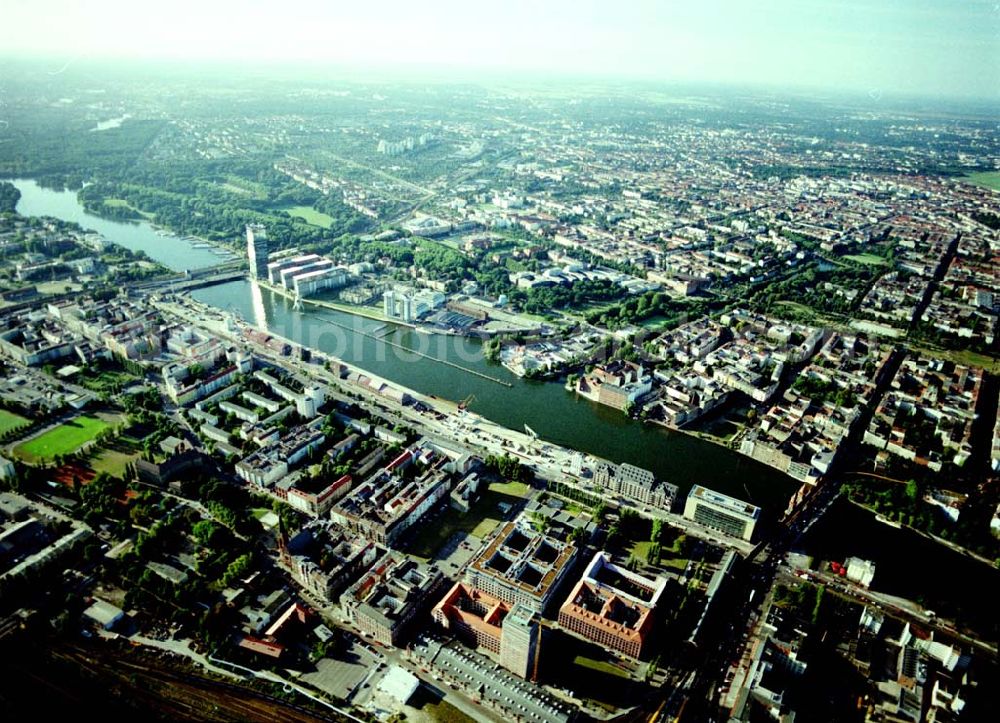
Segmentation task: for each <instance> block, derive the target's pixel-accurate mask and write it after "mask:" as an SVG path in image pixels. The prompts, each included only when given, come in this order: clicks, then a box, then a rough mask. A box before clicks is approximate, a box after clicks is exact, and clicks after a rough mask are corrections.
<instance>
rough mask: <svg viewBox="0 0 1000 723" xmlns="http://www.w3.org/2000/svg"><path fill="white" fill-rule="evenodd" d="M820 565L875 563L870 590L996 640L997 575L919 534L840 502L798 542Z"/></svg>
mask: <svg viewBox="0 0 1000 723" xmlns="http://www.w3.org/2000/svg"><path fill="white" fill-rule="evenodd" d="M800 551H802V552H804V553H806V554H808V555H812V556H814V557H815V558H817V559H820V560H827V561H829V560H836V561H838V562H843V561H844V560H845V559H846V558H847V557H852V556H856V557H860V558H863V559H866V560H872V561H874V562H875V578H874V580H873V581H872V590H875V591H877V592H881V593H886V594H888V595H896V596H898V597H904V598H908V599H910V600H917V601H919V602H921V603H923V604H924V605H925V606H926V607H928V608H930V609H932V610H934V611H935V612H936V613H937V614H938V615H940V616H942V617H946V618H951V619H957V620H958V621H960V622H961V624H962V625H968V626H969V627H970V628H972V629H973V630H974V631H976V632H977V633H978V634H979V635H980V636H982V637H984V639H987V640H992V641H995V640H997V635H998V633H1000V630H998V627H997V626H998V617H997V602H996V598H995V596H994V594H993V593H991V592H989V591H990V590H996V589H997V588H998V586H1000V571H998V570H996V569H995V568H993V567H991V566H990V565H988V564H986V563H984V562H981V561H979V560H976V559H974V558H972V557H969V556H968V555H963V554H961V553H959V552H955V551H954V550H952V549H950V548H948V547H946V546H945V545H942V544H940V543H938V542H935V541H934V540H931V539H928V538H927V537H924V536H923V535H919V534H917V533H916V532H914V531H913V530H909V529H905V528H903V529H899V528H896V527H891V526H889V525H887V524H884V523H882V522H879V521H878V520H877V519H876V518H875V515H874V514H872V513H871V512H868V511H867V510H864V509H862V508H860V507H857V506H855V505H852V504H851V503H850V502H848V501H847V500H846V499H844V498H843V497H841V498H840V499H838V500H837V501H836V502H834V504H833V506H832V507H831V508H830V510H829V511H828V512H827V513H826V515H825V516H824V517H823V518H822V519H820V520H819V521H817V522H816V524H815V525H813V526H812V528H811V529H810V530H809V532H808V533H807V534H806V535H805V537H804V538H803V540H802V541H801V543H800Z"/></svg>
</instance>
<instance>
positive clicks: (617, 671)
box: [573, 655, 628, 678]
mask: <svg viewBox="0 0 1000 723" xmlns="http://www.w3.org/2000/svg"><path fill="white" fill-rule="evenodd" d="M573 664H574V665H579V666H580V667H581V668H588V669H590V670H596V671H597V672H599V673H605V674H607V675H614V676H617V677H619V678H628V673H626V672H625V671H624V670H622V669H621V668H619V667H618V666H617V665H613V664H612V663H608V662H606V661H604V660H594V659H593V658H586V657H584V656H582V655H577V656H576V658H574V659H573Z"/></svg>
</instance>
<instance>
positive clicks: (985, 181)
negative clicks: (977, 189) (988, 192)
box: [962, 171, 1000, 191]
mask: <svg viewBox="0 0 1000 723" xmlns="http://www.w3.org/2000/svg"><path fill="white" fill-rule="evenodd" d="M962 179H963V180H965V181H968V182H969V183H973V184H975V185H977V186H982V187H983V188H992V189H993V190H994V191H1000V172H997V171H984V172H983V173H970V174H968V175H967V176H962Z"/></svg>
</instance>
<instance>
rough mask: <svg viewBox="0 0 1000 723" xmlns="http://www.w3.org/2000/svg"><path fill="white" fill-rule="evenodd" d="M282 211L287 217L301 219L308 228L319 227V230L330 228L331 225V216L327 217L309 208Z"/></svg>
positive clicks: (298, 207) (296, 207) (292, 208)
mask: <svg viewBox="0 0 1000 723" xmlns="http://www.w3.org/2000/svg"><path fill="white" fill-rule="evenodd" d="M283 210H284V212H285V213H287V214H288V215H289V216H292V217H294V218H301V219H302V220H303V221H305V222H306V223H308V224H309V225H310V226H319V227H320V228H330V226H332V225H333V216H327V215H326V214H325V213H322V212H320V211H317V210H316V209H315V208H312V207H311V206H291V207H289V208H286V209H283Z"/></svg>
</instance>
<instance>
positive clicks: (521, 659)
mask: <svg viewBox="0 0 1000 723" xmlns="http://www.w3.org/2000/svg"><path fill="white" fill-rule="evenodd" d="M501 628H502V630H503V633H502V634H501V636H500V665H502V666H503V667H505V668H506V669H507V670H509V671H511V672H512V673H514V674H515V675H519V676H521V677H522V678H525V679H527V678H530V677H531V676H532V673H533V668H534V667H535V653H536V652H537V650H538V636H539V635H540V634H541V630H540V629H539V625H538V616H537V615H536V613H535V612H534V611H533V610H531V609H530V608H529V607H528V606H527V605H523V604H518V605H515V606H514V607H513V608H511V611H510V612H509V613H507V616H506V617H505V618H504V619H503V622H502V623H501Z"/></svg>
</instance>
